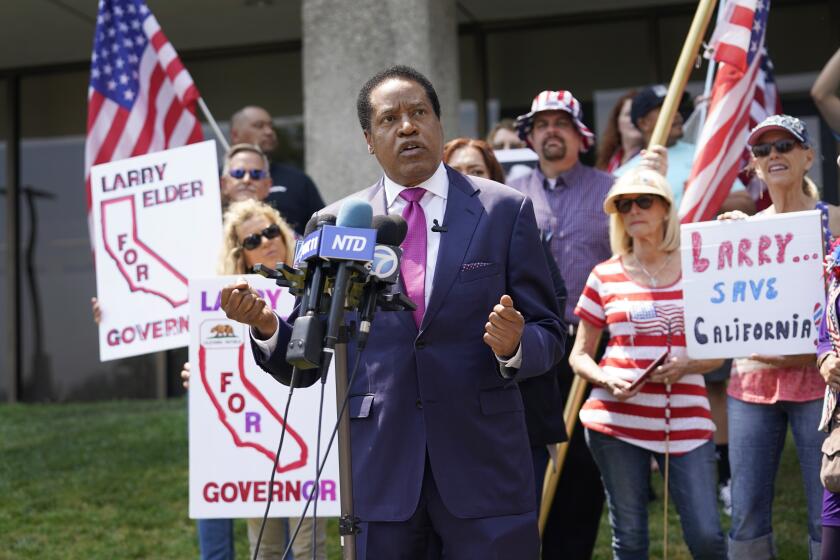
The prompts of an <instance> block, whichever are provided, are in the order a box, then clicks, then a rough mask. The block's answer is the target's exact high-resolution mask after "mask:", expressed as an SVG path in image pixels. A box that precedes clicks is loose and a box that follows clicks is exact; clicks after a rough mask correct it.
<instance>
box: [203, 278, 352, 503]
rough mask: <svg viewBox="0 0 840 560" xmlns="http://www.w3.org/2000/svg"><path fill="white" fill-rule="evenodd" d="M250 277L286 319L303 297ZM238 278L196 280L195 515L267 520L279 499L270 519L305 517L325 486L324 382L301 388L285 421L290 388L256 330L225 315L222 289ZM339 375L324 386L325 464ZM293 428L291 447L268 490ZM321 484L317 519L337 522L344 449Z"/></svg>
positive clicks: (335, 449) (328, 467)
mask: <svg viewBox="0 0 840 560" xmlns="http://www.w3.org/2000/svg"><path fill="white" fill-rule="evenodd" d="M246 278H247V279H248V283H249V284H250V285H251V286H253V287H254V288H255V289H257V290H258V291H259V292H260V293H261V295H262V296H263V297H264V298H265V300H266V301H267V302H268V304H269V306H270V307H272V308H273V309H274V310H275V311H276V312H277V313H278V315H280V316H281V317H283V318H285V317H287V316H288V315H289V313H290V312H291V310H292V306H293V304H294V298H293V297H292V296H291V295H290V294H289V292H288V290H287V289H286V288H280V287H278V286H277V285H276V284H275V283H274V282H273V281H271V280H268V279H266V278H263V277H261V276H247V277H246ZM235 280H236V277H234V276H228V277H224V276H222V277H214V278H194V279H191V281H190V324H191V325H193V329H192V335H191V337H190V363H191V370H190V388H189V441H190V482H189V487H190V517H192V518H199V519H205V518H234V517H262V515H263V514H264V512H265V507H266V502H267V500H268V499H269V494H270V493H271V494H272V498H271V500H272V505H271V511H270V513H269V515H270V516H271V517H297V516H300V515H301V514H302V513H303V508H304V505H305V504H306V501H307V499H309V497H310V496H311V495H312V494H313V491H314V489H315V488H316V484H315V475H316V470H317V469H316V466H315V465H316V449H317V448H318V446H317V429H318V410H319V401H320V388H321V385H320V383H316V384H315V385H313V386H312V387H308V388H300V389H297V390H296V391H295V392H294V394H293V397H292V402H291V405H290V408H289V416H288V417H287V418H284V417H283V412H284V409H285V405H286V399H287V397H288V395H289V388H288V387H286V386H285V385H281V384H280V383H279V382H278V381H276V380H275V379H274V378H273V377H272V376H271V375H269V374H268V373H266V372H264V371H263V370H262V369H260V367H259V366H257V364H256V362H255V361H254V357H253V353H252V351H251V342H250V333H249V332H248V328H247V327H246V326H245V325H242V324H240V323H236V322H234V321H231V320H229V319H227V318H226V317H225V314H224V311H222V310H221V309H220V305H221V299H220V296H221V290H222V288H223V287H224V286H226V285H228V284H231V283H232V282H234V281H235ZM333 376H334V372H333V371H331V372H330V376H329V379H328V380H327V383H326V385H325V386H324V388H325V391H324V397H323V399H324V400H323V402H324V411H323V417H322V424H321V453H320V457H321V460H323V457H324V455H325V453H326V451H327V443H328V441H329V439H330V433H331V432H332V429H333V427H334V426H335V419H336V404H335V378H334V377H333ZM284 424H285V426H286V434H285V436H284V438H283V448H282V450H281V453H280V459H279V461H278V463H277V468H276V469H274V470H275V472H274V481H273V484H271V485H269V482H270V478H271V474H272V470H273V467H274V458H275V455H276V453H277V447H278V444H279V442H280V435H281V432H282V429H283V425H284ZM317 487H318V488H319V489H320V491H319V493H318V515H319V516H327V517H337V516H338V515H339V514H340V501H339V493H338V446H337V442H336V443H333V446H332V450H331V451H330V455H329V458H328V460H327V463H326V467H325V469H324V472H323V473H322V474H321V479H320V484H318V485H317ZM270 489H271V490H270ZM311 513H312V506H310V508H309V511H308V514H309V515H311Z"/></svg>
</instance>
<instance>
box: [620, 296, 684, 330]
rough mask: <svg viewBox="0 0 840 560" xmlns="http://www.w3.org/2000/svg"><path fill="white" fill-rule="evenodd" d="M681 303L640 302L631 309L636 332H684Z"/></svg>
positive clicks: (631, 317) (631, 318)
mask: <svg viewBox="0 0 840 560" xmlns="http://www.w3.org/2000/svg"><path fill="white" fill-rule="evenodd" d="M683 311H684V310H683V308H682V307H681V306H679V305H671V304H667V303H666V304H656V303H651V302H644V303H640V304H639V306H638V307H636V308H633V309H631V310H630V314H629V316H630V320H631V321H632V322H633V330H634V331H635V333H636V334H639V335H641V334H647V335H662V334H684V333H685V318H684V315H683Z"/></svg>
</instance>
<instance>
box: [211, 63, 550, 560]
mask: <svg viewBox="0 0 840 560" xmlns="http://www.w3.org/2000/svg"><path fill="white" fill-rule="evenodd" d="M358 113H359V121H360V124H361V126H362V129H363V131H364V135H365V139H366V141H367V145H368V149H369V151H370V153H371V154H374V155H375V156H376V158H377V160H378V161H379V163H380V165H381V166H382V168H383V170H384V176H383V177H382V178H381V179H380V180H379V181H378V182H377V183H376V184H375V185H373V186H372V187H370V188H368V189H365V190H363V191H361V192H359V193H356V194H355V195H353V197H355V198H360V199H363V200H366V201H368V202H369V203H370V204H371V206H372V207H373V211H374V214H386V213H400V214H402V215H403V216H404V217H405V218H406V221H407V222H408V224H409V232H408V235H407V237H406V240H405V242H404V243H403V249H404V252H405V253H404V257H403V260H402V263H401V272H402V275H401V276H402V280H403V282H404V285H405V290H406V293H407V294H408V295H409V296H410V297H411V298H412V299H413V300H414V301H415V302H416V303H417V304H418V310H417V311H415V312H413V313H412V312H410V311H405V312H393V313H378V314H377V316H376V320H375V322H374V324H373V328H372V331H371V334H370V338H369V340H368V344H367V348H366V350H364V352H363V353H362V355H361V366H360V370H359V375H358V376H357V378H356V379H355V380H354V383H353V386H352V387H350V394H351V397H350V416H351V422H350V424H351V442H352V460H353V491H354V499H355V513H356V515H358V516H359V517H360V518H361V519H362V521H363V522H364V524H363V532H362V534H361V535H359V538H358V550H359V552H360V554H359V557H360V558H370V559H379V558H386V559H393V558H418V559H425V558H429V557H432V558H435V557H439V556H441V555H443V556H445V557H447V558H482V559H485V558H499V559H510V558H517V559H520V558H521V559H535V558H537V557H538V556H539V535H538V531H537V518H536V513H535V511H534V505H535V503H536V502H535V496H534V474H533V466H532V462H531V453H530V448H529V444H528V435H527V433H526V428H525V420H524V416H523V406H522V397H521V395H520V392H519V388H518V387H517V383H516V381H517V380H521V379H524V378H528V377H533V376H537V375H541V374H542V373H544V372H546V371H548V370H549V369H550V368H552V366H554V365H555V364H556V363H557V362H558V361H559V360H560V358H561V357H562V354H563V348H564V336H563V331H562V328H561V326H560V319H559V310H558V308H557V303H556V300H555V297H554V291H553V288H552V284H551V278H550V275H549V271H548V267H547V264H546V260H545V256H544V253H543V251H542V248H541V246H540V239H539V233H538V231H537V226H536V221H535V218H534V211H533V207H532V204H531V201H530V200H529V199H528V198H526V197H524V196H523V195H521V194H520V193H518V192H517V191H515V190H513V189H511V188H508V187H506V186H504V185H501V184H498V183H495V182H493V181H488V180H486V179H481V178H476V177H465V176H463V175H461V174H459V173H458V172H456V171H454V170H452V169H450V168H448V167H446V166H445V165H443V163H442V162H441V158H442V151H443V150H442V148H443V128H442V126H441V123H440V105H439V102H438V99H437V94H436V93H435V91H434V88H433V87H432V84H431V83H429V81H428V80H427V79H426V78H425V77H424V76H423V75H422V74H420V73H418V72H417V71H415V70H413V69H411V68H408V67H404V66H397V67H393V68H390V69H388V70H385V71H383V72H380V73H379V74H377V75H376V76H374V77H373V78H371V79H370V80H369V81H368V82H367V83H366V84H365V86H364V87H363V88H362V90H361V92H360V94H359V99H358ZM340 204H341V202H338V203H336V204H335V205H333V206H332V207H329V208H328V209H327V210H326V211H327V212H330V213H333V214H337V212H335V209H336V208H338V207H339V206H340ZM435 222H437V225H438V226H439V227H434V228H430V226H431V225H432V224H433V223H435ZM222 306H223V308H224V309H225V311H226V313H227V314H228V316H229V317H230V318H231V319H234V320H238V321H241V322H243V323H247V324H249V325H251V327H252V335H253V341H254V344H253V346H254V353H255V357H256V359H257V361H258V363H259V364H260V365H261V366H262V367H263V368H264V369H265V370H266V371H268V372H269V373H272V374H273V375H275V377H281V378H286V379H288V377H289V375H290V370H291V368H290V366H289V365H288V364H287V363H286V361H285V348H286V345H287V343H288V341H289V335H290V334H291V328H290V325H289V324H287V323H286V322H284V321H280V320H278V318H277V317H276V316H275V315H274V314H273V313H271V312H269V311H268V310H267V308H266V306H265V303H264V302H262V301H261V300H260V299H259V297H258V296H257V294H256V293H255V292H254V291H253V290H251V289H250V288H248V286H247V284H244V283H240V284H236V285H233V286H229V287H228V288H226V289H225V290H224V291H223V294H222ZM349 346H350V356H349V363H351V364H352V363H354V361H355V358H356V356H355V349H354V348H353V346H354V345H353V343H352V341H351V344H350V345H349Z"/></svg>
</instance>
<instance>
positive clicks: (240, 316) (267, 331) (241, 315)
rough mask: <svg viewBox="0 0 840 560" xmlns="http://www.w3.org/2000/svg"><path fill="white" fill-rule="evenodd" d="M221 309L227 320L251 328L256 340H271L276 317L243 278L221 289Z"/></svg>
mask: <svg viewBox="0 0 840 560" xmlns="http://www.w3.org/2000/svg"><path fill="white" fill-rule="evenodd" d="M222 309H223V310H224V312H225V315H227V318H228V319H231V320H233V321H236V322H238V323H244V324H246V325H248V326H250V327H253V328H254V330H256V331H257V332H256V333H255V334H256V335H257V337H258V338H261V339H266V338H271V335H273V334H274V331H276V330H277V326H278V325H277V316H276V315H275V314H274V312H272V311H271V309H270V308H269V307H268V304H267V303H266V301H265V300H264V299H263V298H261V297H260V296H259V294H257V292H256V291H255V290H254V289H253V288H251V287H250V286H249V285H248V283H247V282H246V281H245V279H244V278H240V279H239V280H237V281H236V283H235V284H231V285H230V286H225V287H224V288H222Z"/></svg>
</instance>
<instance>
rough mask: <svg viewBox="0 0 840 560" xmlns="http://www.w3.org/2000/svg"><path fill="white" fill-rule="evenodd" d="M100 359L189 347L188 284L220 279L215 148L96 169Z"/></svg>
mask: <svg viewBox="0 0 840 560" xmlns="http://www.w3.org/2000/svg"><path fill="white" fill-rule="evenodd" d="M90 178H91V193H92V196H93V224H94V244H95V245H94V246H95V251H96V290H97V297H98V298H99V304H100V306H101V308H102V321H101V322H100V324H99V356H100V359H101V360H103V361H104V360H113V359H116V358H124V357H126V356H136V355H138V354H147V353H149V352H157V351H159V350H167V349H169V348H178V347H180V346H186V345H187V344H188V342H189V333H188V327H189V321H188V319H187V295H188V279H189V278H190V277H192V276H209V275H212V274H213V273H214V272H215V269H216V263H217V262H218V258H219V245H220V243H221V241H222V215H221V203H220V199H219V171H218V164H217V160H216V148H215V143H214V142H213V141H212V140H211V141H207V142H202V143H199V144H191V145H189V146H184V147H181V148H175V149H172V150H167V151H164V152H156V153H153V154H146V155H142V156H138V157H133V158H129V159H124V160H119V161H113V162H110V163H103V164H102V165H96V166H94V167H93V168H92V169H91V175H90Z"/></svg>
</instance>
